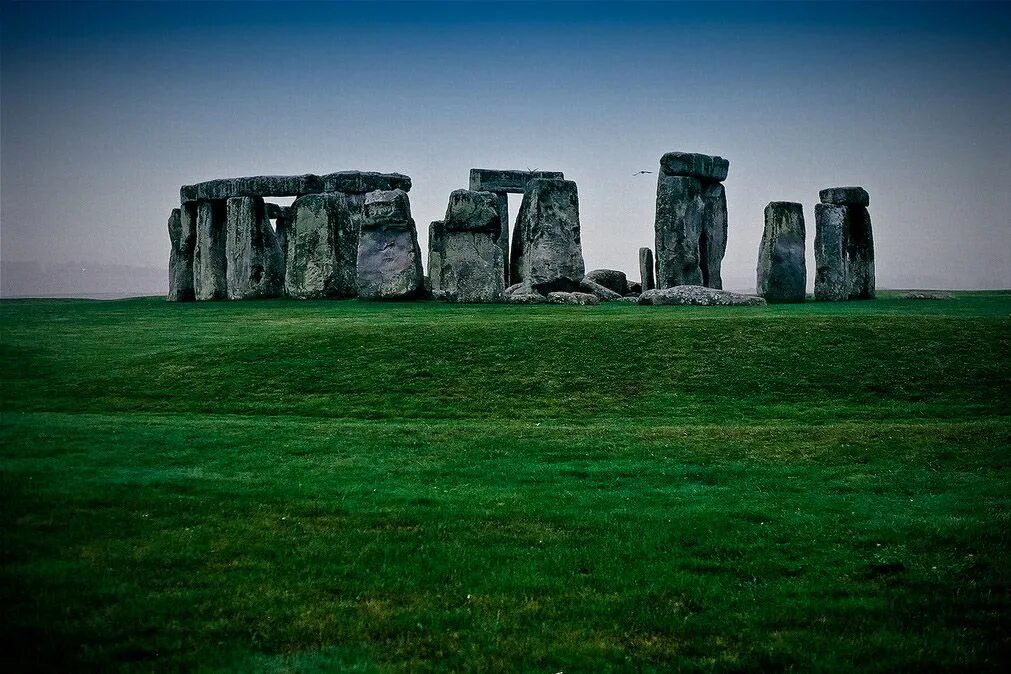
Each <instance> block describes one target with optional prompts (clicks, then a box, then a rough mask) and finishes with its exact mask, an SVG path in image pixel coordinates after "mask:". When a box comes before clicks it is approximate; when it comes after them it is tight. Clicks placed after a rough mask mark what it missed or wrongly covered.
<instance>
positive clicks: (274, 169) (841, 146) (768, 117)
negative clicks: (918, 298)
mask: <svg viewBox="0 0 1011 674" xmlns="http://www.w3.org/2000/svg"><path fill="white" fill-rule="evenodd" d="M0 12H2V14H0V37H2V41H0V259H2V260H3V261H4V262H22V261H38V262H41V263H43V264H56V263H65V262H70V261H78V260H87V261H91V262H93V263H100V264H120V265H123V264H126V265H136V266H146V267H163V268H164V267H167V258H168V252H169V241H168V234H167V230H166V219H167V217H168V214H169V211H170V210H171V209H172V208H173V207H175V206H177V205H178V200H179V186H180V185H182V184H186V183H193V182H198V181H201V180H207V179H211V178H220V177H234V176H246V175H261V174H297V173H329V172H333V171H339V170H354V169H358V170H375V171H384V172H385V171H397V172H401V173H406V174H407V175H410V176H411V177H412V179H413V183H414V186H413V189H412V191H411V193H410V198H411V205H412V210H413V215H414V218H415V220H416V221H417V223H418V230H419V234H420V236H421V243H422V247H423V248H427V241H425V238H426V236H427V230H428V223H429V222H430V221H432V220H437V219H440V218H441V217H442V216H443V214H444V213H445V210H446V205H447V203H448V197H449V193H450V192H451V191H452V190H454V189H459V188H465V187H467V181H468V173H469V170H470V169H471V168H473V167H481V168H503V169H541V170H554V171H563V172H564V173H565V176H566V178H568V179H571V180H575V181H576V183H577V184H578V189H579V199H580V218H581V222H582V241H583V253H584V257H585V260H586V265H587V269H593V268H599V267H608V268H617V269H622V270H625V271H627V272H628V273H629V276H630V278H636V279H637V278H638V276H639V274H638V249H639V247H640V246H652V245H653V217H654V210H655V199H656V173H655V172H656V171H657V168H658V161H659V158H660V156H661V155H662V154H663V153H664V152H667V151H671V150H683V151H691V152H703V153H708V154H718V155H721V156H723V157H726V158H727V159H729V160H730V174H729V177H728V178H727V181H726V183H725V184H726V189H727V200H728V210H729V237H728V246H727V254H726V258H725V260H724V263H723V276H724V279H725V282H726V285H727V286H728V287H735V288H739V289H747V288H753V287H754V282H755V265H756V259H757V252H758V245H759V241H760V239H761V235H762V228H763V210H764V207H765V205H766V204H767V203H768V202H769V201H798V202H801V203H803V205H804V212H805V217H806V221H807V230H808V251H809V253H808V269H809V275H810V276H812V278H813V272H814V258H813V239H814V229H815V222H814V204H815V203H817V201H818V191H819V190H820V189H822V188H825V187H830V186H837V185H862V186H863V187H865V188H866V189H867V190H868V192H869V193H870V195H871V206H870V213H871V217H872V219H873V225H874V236H875V244H876V256H877V272H878V285H879V286H882V287H917V286H918V287H947V288H974V287H1011V217H1009V213H1011V113H1009V110H1011V38H1009V37H1008V36H1009V35H1011V5H1008V4H970V3H955V4H943V3H930V4H915V3H889V4H872V3H860V4H848V3H830V2H814V3H805V4H778V3H777V4H767V3H729V2H710V3H698V4H682V3H645V4H640V3H620V4H608V3H593V4H586V3H576V2H565V3H557V4H555V3H543V2H536V3H527V2H524V3H467V2H451V3H444V4H430V3H420V2H411V3H390V2H382V3H362V4H328V3H315V4H301V3H292V2H287V3H280V4H277V3H267V2H259V3H167V4H166V3H153V2H152V3H122V4H117V3H99V4H92V3H83V2H77V3H70V4H49V3H4V4H3V5H2V9H0ZM641 170H648V171H653V172H654V173H652V174H645V175H638V176H636V175H633V174H635V173H636V172H638V171H641ZM518 205H519V202H518V199H517V200H513V201H512V202H511V215H512V216H513V217H515V215H516V212H517V210H518V208H517V207H518ZM426 259H427V257H426ZM809 288H810V286H809Z"/></svg>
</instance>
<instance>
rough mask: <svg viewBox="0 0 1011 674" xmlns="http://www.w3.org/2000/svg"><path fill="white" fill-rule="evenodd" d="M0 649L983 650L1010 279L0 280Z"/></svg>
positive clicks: (158, 653)
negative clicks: (731, 297) (314, 294)
mask: <svg viewBox="0 0 1011 674" xmlns="http://www.w3.org/2000/svg"><path fill="white" fill-rule="evenodd" d="M0 503H2V508H3V510H2V515H3V517H2V518H0V564H2V569H0V606H2V616H3V617H2V620H3V624H2V626H0V629H2V630H3V636H4V641H5V642H6V643H7V645H6V646H5V647H3V648H4V650H2V651H0V665H3V664H4V663H5V662H6V664H7V665H8V666H9V665H14V666H15V667H16V668H17V669H19V670H32V669H39V670H67V669H72V670H136V671H151V670H158V671H176V670H213V671H333V670H338V671H360V672H385V671H404V670H409V671H429V670H464V671H523V672H558V671H564V672H601V671H609V670H612V671H628V670H632V671H670V670H672V669H682V670H704V671H742V670H745V671H747V670H751V671H769V670H787V669H793V670H803V671H808V670H822V671H897V670H905V671H918V672H921V671H932V670H933V671H936V670H946V671H950V670H963V671H980V670H997V669H999V668H1000V665H999V663H1000V662H1001V661H1002V660H1003V659H1005V658H1007V657H1008V656H1009V655H1011V636H1009V635H1011V619H1009V609H1011V554H1009V548H1011V545H1009V543H1011V541H1009V538H1011V535H1009V531H1011V529H1009V526H1011V293H964V294H959V295H958V296H957V298H956V299H954V300H950V301H936V302H932V301H910V300H900V299H895V298H893V297H892V298H890V297H884V298H882V299H879V300H876V301H873V302H852V303H843V304H824V303H808V304H805V305H800V306H774V307H761V308H725V309H724V308H696V309H690V308H675V307H636V306H627V305H604V306H600V307H556V306H528V307H521V306H486V307H465V306H448V305H438V304H431V303H418V304H364V303H359V302H355V301H347V302H286V301H266V302H247V303H216V304H205V303H201V304H188V305H187V304H181V305H175V304H168V303H166V302H164V301H162V300H160V299H138V300H126V301H117V302H90V301H71V300H48V301H46V300H31V301H28V300H26V301H4V302H0Z"/></svg>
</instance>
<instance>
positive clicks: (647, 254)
mask: <svg viewBox="0 0 1011 674" xmlns="http://www.w3.org/2000/svg"><path fill="white" fill-rule="evenodd" d="M655 269H656V267H655V266H654V265H653V249H651V248H640V249H639V278H640V279H641V280H642V282H641V283H640V287H641V288H642V290H653V288H656V275H655V274H656V272H655Z"/></svg>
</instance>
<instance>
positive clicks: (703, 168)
mask: <svg viewBox="0 0 1011 674" xmlns="http://www.w3.org/2000/svg"><path fill="white" fill-rule="evenodd" d="M729 169H730V162H729V161H727V160H726V159H724V158H723V157H718V156H711V155H708V154H698V153H696V152H668V153H667V154H665V155H663V156H662V157H660V171H661V173H662V174H663V175H666V176H687V177H690V178H698V179H700V180H703V181H707V182H709V181H714V182H722V181H724V180H726V179H727V172H728V170H729Z"/></svg>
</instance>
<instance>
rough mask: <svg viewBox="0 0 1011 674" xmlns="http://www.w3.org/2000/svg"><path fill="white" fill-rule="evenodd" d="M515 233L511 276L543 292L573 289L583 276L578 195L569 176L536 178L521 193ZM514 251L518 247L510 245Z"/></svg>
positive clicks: (514, 280)
mask: <svg viewBox="0 0 1011 674" xmlns="http://www.w3.org/2000/svg"><path fill="white" fill-rule="evenodd" d="M515 237H519V239H520V242H521V245H520V246H519V247H518V249H519V250H518V257H517V256H514V257H513V259H512V260H511V261H510V264H511V266H512V270H511V272H512V273H511V274H510V278H511V279H512V281H513V282H514V283H516V282H520V281H522V282H524V283H526V284H527V286H529V287H530V288H532V289H533V290H535V291H537V292H540V293H542V294H544V293H548V292H551V291H554V290H561V291H566V290H569V291H571V290H575V289H577V288H578V287H579V282H580V281H582V280H583V276H584V274H585V267H584V265H583V249H582V244H581V242H580V229H579V197H578V194H577V190H576V183H574V182H572V181H571V180H562V179H548V178H535V179H533V180H531V181H530V182H529V183H528V187H527V191H526V192H524V194H523V203H522V204H521V206H520V212H519V216H518V218H517V224H516V232H515V235H514V241H515V240H516V239H515ZM513 252H514V254H516V253H517V247H516V246H514V247H513Z"/></svg>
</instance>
